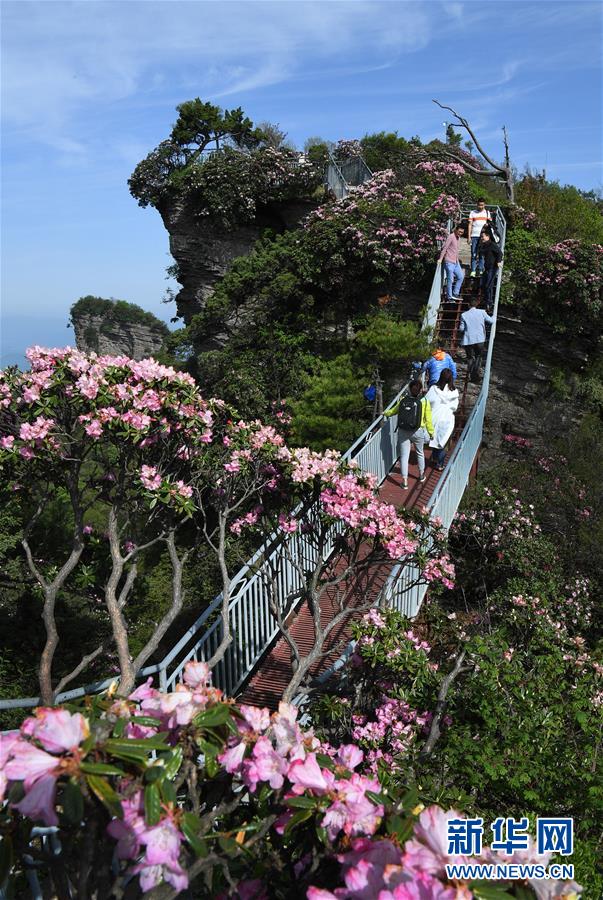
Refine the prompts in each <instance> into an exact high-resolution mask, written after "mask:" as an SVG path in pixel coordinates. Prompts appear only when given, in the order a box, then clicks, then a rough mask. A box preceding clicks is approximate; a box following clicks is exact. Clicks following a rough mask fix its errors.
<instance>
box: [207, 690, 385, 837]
mask: <svg viewBox="0 0 603 900" xmlns="http://www.w3.org/2000/svg"><path fill="white" fill-rule="evenodd" d="M239 711H240V714H241V719H240V721H238V722H237V730H238V734H237V735H236V736H233V737H232V738H231V739H230V741H229V747H228V749H227V750H225V752H224V753H222V754H221V756H219V757H218V759H219V761H220V762H221V763H222V765H223V766H224V768H225V769H226V771H227V772H229V773H230V774H233V775H238V776H240V777H241V778H242V780H243V783H244V784H245V785H246V787H247V788H248V789H249V790H250V791H251V793H255V792H256V791H257V789H258V785H260V784H262V783H266V784H269V785H270V787H271V788H273V789H275V790H280V789H281V788H284V789H285V797H284V799H285V803H286V802H287V799H289V798H295V797H298V796H300V795H302V794H303V795H305V796H310V797H314V798H316V801H317V810H320V813H321V816H322V818H321V825H322V827H324V828H326V830H327V834H328V835H329V839H330V840H332V841H334V840H335V839H336V838H337V836H338V835H339V834H340V833H341V832H343V833H344V834H345V835H348V836H354V835H358V834H373V833H374V832H375V830H376V829H377V827H378V825H379V823H380V821H381V816H382V815H383V806H381V805H380V804H376V803H374V802H373V801H372V800H371V799H369V797H367V791H373V792H376V793H378V792H379V789H380V787H379V783H378V782H377V781H375V780H374V779H372V778H366V777H365V776H362V775H359V774H357V773H355V772H354V771H353V770H354V769H355V768H357V766H359V765H360V763H361V762H362V760H363V756H364V755H363V753H362V752H361V751H360V750H359V749H358V748H356V747H354V746H353V745H349V746H343V747H341V748H340V749H339V750H338V751H337V753H336V754H335V755H334V763H335V766H334V768H330V767H326V766H324V765H321V764H320V763H319V761H318V758H317V754H316V751H317V750H319V749H321V748H320V744H319V742H318V741H317V740H316V738H315V737H314V736H313V735H312V732H311V731H307V732H305V733H304V732H302V730H301V729H300V727H299V724H298V723H297V721H296V720H297V709H296V707H294V706H290V705H289V704H286V703H281V704H279V709H278V712H276V713H273V714H272V716H270V715H269V714H268V711H267V710H265V709H256V708H255V707H252V706H245V705H241V706H240V707H239ZM342 776H343V777H342ZM292 815H293V810H291V811H288V812H285V813H284V814H283V815H282V816H281V817H280V820H279V822H278V824H277V830H279V831H283V830H284V828H285V827H286V825H287V823H288V821H289V820H290V818H291V816H292Z"/></svg>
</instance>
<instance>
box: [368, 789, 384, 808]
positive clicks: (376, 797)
mask: <svg viewBox="0 0 603 900" xmlns="http://www.w3.org/2000/svg"><path fill="white" fill-rule="evenodd" d="M365 793H366V796H367V797H368V798H369V800H371V801H372V802H373V803H374V804H375V805H376V806H379V805H380V804H384V803H387V799H388V798H387V797H384V796H383V794H376V793H375V792H374V791H365Z"/></svg>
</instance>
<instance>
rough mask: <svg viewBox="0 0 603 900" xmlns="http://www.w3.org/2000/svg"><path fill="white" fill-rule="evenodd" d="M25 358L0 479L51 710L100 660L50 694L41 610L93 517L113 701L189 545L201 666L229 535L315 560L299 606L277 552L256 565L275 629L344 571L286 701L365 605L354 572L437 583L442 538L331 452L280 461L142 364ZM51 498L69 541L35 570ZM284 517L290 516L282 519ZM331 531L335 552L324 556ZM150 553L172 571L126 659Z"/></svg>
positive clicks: (0, 420)
mask: <svg viewBox="0 0 603 900" xmlns="http://www.w3.org/2000/svg"><path fill="white" fill-rule="evenodd" d="M28 356H29V359H30V361H31V370H30V371H28V372H23V373H22V372H19V371H16V370H7V371H6V372H4V373H2V376H1V377H0V398H1V400H0V403H1V417H0V466H1V467H2V474H3V478H4V486H5V489H6V490H7V491H10V492H17V493H18V495H19V497H20V498H21V501H22V503H23V506H24V508H25V509H30V510H31V511H32V512H31V518H30V521H29V523H28V524H27V525H26V527H25V532H24V537H23V542H22V543H23V550H24V554H25V557H26V560H27V564H28V566H29V569H30V572H31V575H32V577H33V578H34V579H35V581H36V582H37V584H38V585H39V587H40V590H41V592H42V594H43V598H44V607H43V618H44V624H45V626H46V634H47V641H46V646H45V648H44V652H43V654H42V659H41V665H40V690H41V695H42V699H43V702H45V703H47V704H49V703H51V702H52V700H53V697H54V695H55V694H56V693H57V692H58V691H60V690H62V689H64V687H65V685H66V683H67V681H68V680H70V679H71V680H72V679H73V678H76V677H78V676H79V675H80V674H81V672H82V671H83V670H84V668H85V665H86V664H88V663H89V662H90V661H91V659H94V658H96V657H98V656H99V655H101V654H102V653H103V652H104V649H105V648H104V646H103V645H100V646H99V648H98V649H97V650H95V651H94V653H93V654H92V655H90V654H88V655H87V657H86V658H85V659H84V660H83V661H82V664H81V665H78V666H77V667H76V669H75V670H74V672H73V673H71V674H70V675H69V676H68V678H67V680H66V679H65V678H62V679H61V681H60V682H59V684H58V685H57V683H56V681H55V680H54V678H53V658H54V655H55V652H56V649H57V645H58V642H59V634H58V630H57V627H56V620H55V609H56V604H57V601H58V600H59V599H60V597H61V591H62V590H63V588H64V586H65V583H66V581H67V579H68V578H69V577H70V576H71V575H72V573H74V572H76V571H77V570H78V566H80V565H81V564H82V560H83V558H84V551H85V548H86V545H87V542H88V541H90V540H91V539H92V535H91V533H90V529H91V527H90V525H89V524H88V522H87V516H88V514H89V510H90V508H91V507H92V506H94V508H95V510H96V514H97V516H98V515H100V514H101V513H102V515H103V516H104V522H105V529H106V530H105V538H104V540H106V553H105V561H106V566H105V572H104V575H103V576H102V577H103V581H102V584H99V586H98V588H99V592H100V593H102V595H103V601H104V605H105V607H106V610H107V614H108V617H109V619H110V622H111V629H112V640H113V643H114V645H115V649H116V652H117V658H118V662H119V670H120V675H121V689H122V690H123V691H128V690H130V689H131V688H132V687H133V685H134V680H135V677H136V673H137V672H138V671H139V670H140V669H141V668H142V667H143V665H144V663H145V662H146V660H147V659H149V657H150V656H151V654H152V653H153V652H155V650H156V649H157V647H158V646H159V643H160V641H161V639H162V637H163V636H164V635H165V634H166V632H167V630H168V628H169V627H170V625H171V624H172V623H173V622H174V620H175V618H176V616H177V615H178V613H179V611H180V609H181V608H182V601H183V571H184V567H185V566H186V563H187V560H188V557H189V555H190V553H191V544H192V545H194V544H195V543H200V544H202V545H203V546H206V547H209V548H210V549H211V550H212V551H213V552H215V553H216V556H217V557H218V562H219V566H220V571H221V575H222V582H223V583H222V620H223V621H222V640H221V642H220V646H219V647H218V649H217V650H216V651H215V653H214V655H213V657H212V659H211V660H210V662H211V664H212V665H214V664H215V663H216V662H217V661H218V660H219V659H221V658H222V656H223V654H224V652H225V650H226V648H227V647H228V645H229V644H230V641H231V639H232V632H231V623H230V618H229V615H228V609H229V603H230V598H231V580H232V574H234V573H231V572H230V570H229V566H228V565H227V559H226V557H227V550H228V549H229V548H233V547H234V548H235V549H236V542H237V538H238V536H240V535H241V534H242V533H245V534H255V535H256V540H258V541H260V540H261V538H262V536H267V535H272V538H271V542H272V543H270V542H269V544H268V545H267V546H269V547H272V548H274V546H276V545H277V544H278V543H279V541H281V542H282V541H284V540H285V539H287V538H295V537H296V535H298V534H302V533H303V535H304V539H305V541H306V542H307V543H308V544H311V545H312V547H313V550H314V554H315V555H314V556H312V557H309V558H312V559H314V560H315V571H314V573H313V577H312V578H310V579H309V580H308V583H309V584H310V585H311V588H308V590H307V591H306V594H307V596H306V595H304V597H303V598H302V597H301V596H300V594H299V591H297V590H296V591H292V593H291V595H290V596H289V595H287V594H285V595H283V594H282V592H280V593H279V592H277V591H276V585H277V584H279V583H282V579H280V577H279V573H280V570H281V568H282V567H283V566H285V565H288V563H289V559H288V556H287V553H281V554H276V555H275V554H269V556H268V559H269V561H271V562H270V565H271V566H272V568H271V569H270V570H269V571H268V573H267V576H266V581H265V590H266V592H267V594H268V595H269V602H270V606H271V610H272V612H273V615H274V616H275V618H276V621H277V624H278V625H279V627H281V628H282V629H283V630H284V629H285V628H286V627H287V626H286V624H285V623H286V621H287V619H288V617H289V614H290V613H291V612H292V611H293V609H294V606H295V604H296V603H297V602H299V601H300V600H301V599H304V600H306V601H307V602H308V603H310V604H311V605H313V606H315V607H318V606H319V605H320V600H321V597H322V595H323V593H324V592H325V591H326V590H327V589H328V588H329V587H330V586H332V585H333V584H339V583H341V582H342V578H341V573H342V571H344V572H345V573H346V574H347V575H349V577H350V584H352V583H353V585H354V587H353V590H352V589H351V588H350V587H349V586H348V588H346V592H347V594H346V592H344V594H343V596H344V598H345V600H343V601H342V604H341V607H342V608H341V611H340V613H339V615H338V616H336V617H335V619H334V620H333V621H332V622H330V623H328V624H327V625H326V626H325V628H324V629H322V630H321V629H320V628H317V632H316V635H315V642H314V646H313V647H312V651H311V653H310V655H309V657H308V658H307V659H305V661H304V662H303V664H302V658H301V657H302V654H301V653H300V652H299V651H298V649H297V648H296V645H295V643H294V642H292V651H293V655H294V668H295V670H296V671H295V679H294V683H292V685H291V686H290V690H291V691H294V690H295V689H296V687H297V686H298V684H299V683H300V682H301V679H303V677H304V676H305V673H306V671H307V668H308V667H309V666H310V665H311V664H312V662H315V661H316V660H317V659H318V658H319V657H320V655H321V653H322V649H323V643H324V639H325V637H326V635H327V634H328V632H329V631H330V630H331V629H332V628H333V627H335V625H337V624H340V623H341V622H342V621H344V620H345V618H346V617H348V616H350V615H352V614H353V613H354V608H355V607H357V606H359V605H360V606H362V605H363V604H364V605H365V606H367V605H370V603H371V602H372V600H371V598H367V597H363V596H362V592H361V585H360V582H359V581H358V578H357V577H356V578H355V579H352V574H353V573H355V574H356V575H357V574H358V572H359V571H368V570H369V569H370V567H371V566H372V565H374V564H377V563H381V564H384V563H385V564H388V563H389V564H390V565H391V563H392V562H393V561H395V560H399V559H402V558H407V557H412V558H415V559H416V560H417V562H418V564H419V566H420V569H421V570H422V571H424V572H425V577H426V578H432V577H433V574H434V572H436V573H438V575H437V577H445V571H446V566H447V562H446V558H445V555H443V544H442V538H441V536H438V535H435V543H433V544H432V543H431V542H429V541H428V538H429V537H430V535H429V533H428V530H426V527H425V524H426V523H424V522H421V521H420V520H419V519H416V518H415V519H412V520H407V519H406V518H404V517H402V516H401V515H400V514H399V513H398V512H397V511H396V509H395V508H394V507H393V506H391V505H388V504H385V503H383V502H381V501H380V500H379V499H378V497H377V495H376V490H375V487H376V486H375V480H374V479H373V478H372V477H371V476H368V475H363V474H362V473H360V472H357V471H356V470H354V469H352V468H351V467H350V466H349V465H347V464H344V463H342V461H341V458H340V456H339V454H337V453H334V452H331V451H328V452H326V453H324V454H316V453H311V452H310V451H308V450H305V449H296V450H291V449H289V448H288V447H287V446H286V444H285V441H284V438H283V436H282V435H281V434H280V433H279V432H278V431H277V430H276V429H275V428H274V427H272V426H269V425H264V424H262V423H261V422H260V421H252V422H247V423H246V422H244V421H242V420H237V418H236V416H235V415H234V414H233V413H232V412H231V411H230V410H228V409H227V408H226V406H225V404H224V403H223V402H222V401H221V400H216V399H214V400H209V401H206V400H205V399H204V398H203V397H202V396H201V394H200V392H199V389H198V387H197V385H196V384H195V382H194V380H193V379H192V378H191V376H190V375H187V374H184V373H181V372H177V371H175V370H174V369H172V368H169V367H166V366H162V365H160V364H158V363H157V362H155V361H154V360H152V359H148V360H143V361H141V362H135V361H134V360H131V359H128V358H127V357H109V356H105V357H99V356H97V355H95V354H91V355H89V356H86V355H84V354H82V353H80V352H78V351H76V350H72V349H70V348H64V349H50V350H45V349H42V348H39V347H36V348H33V349H32V350H30V351H28ZM58 494H61V496H65V497H68V498H69V503H70V507H71V516H72V521H71V528H72V539H71V543H70V546H69V547H67V548H66V549H65V555H64V558H63V559H62V560H60V561H59V564H58V565H55V561H53V563H52V564H50V563H44V562H40V560H39V559H38V557H37V554H36V552H35V546H34V540H35V527H36V523H37V520H38V518H39V516H40V515H41V513H42V511H44V510H45V508H46V507H48V506H49V504H51V503H52V502H53V500H54V499H55V497H56V496H57V495H58ZM296 508H298V509H299V510H300V511H299V512H295V513H292V512H291V511H292V510H294V509H296ZM99 511H100V512H99ZM185 529H186V537H184V536H183V531H184V530H185ZM335 532H336V533H337V535H338V536H339V537H338V541H337V552H336V553H334V554H333V553H332V541H333V536H334V534H335ZM191 533H192V535H193V539H192V540H191ZM156 545H162V546H165V548H166V553H167V557H168V559H169V563H170V566H171V570H172V583H171V598H170V603H169V605H168V609H167V611H165V613H164V615H163V618H162V619H161V621H160V622H158V623H157V627H156V629H155V631H154V633H153V636H152V637H151V639H150V640H149V641H148V642H147V644H146V646H145V647H143V648H142V649H141V650H140V651H139V652H138V654H137V655H136V656H135V657H134V658H133V656H132V654H131V652H130V646H129V635H128V619H127V603H128V598H129V596H130V594H131V591H132V586H133V584H134V583H135V581H136V578H137V574H138V570H137V562H138V560H139V558H140V555H141V553H143V552H144V551H145V550H146V549H148V548H149V547H152V546H156ZM231 555H232V554H231ZM235 559H236V553H235ZM244 561H245V560H244V558H241V560H240V562H241V564H242V563H244ZM434 567H435V569H434ZM352 594H353V595H354V599H353V600H352ZM203 599H204V600H205V601H207V600H209V599H211V598H203ZM88 657H90V659H89V658H88Z"/></svg>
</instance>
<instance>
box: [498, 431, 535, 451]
mask: <svg viewBox="0 0 603 900" xmlns="http://www.w3.org/2000/svg"><path fill="white" fill-rule="evenodd" d="M503 441H506V442H507V444H513V446H514V447H520V448H521V449H522V450H524V449H525V450H529V449H530V448H531V447H533V446H534V441H531V440H530V439H529V438H525V437H521V436H520V435H519V434H505V435H503Z"/></svg>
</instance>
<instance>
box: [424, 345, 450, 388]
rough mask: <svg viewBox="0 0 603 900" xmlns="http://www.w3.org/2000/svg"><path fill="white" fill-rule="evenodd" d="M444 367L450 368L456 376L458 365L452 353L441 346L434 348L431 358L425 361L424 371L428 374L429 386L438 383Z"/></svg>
mask: <svg viewBox="0 0 603 900" xmlns="http://www.w3.org/2000/svg"><path fill="white" fill-rule="evenodd" d="M443 369H450V371H451V372H452V377H453V378H456V365H455V362H454V360H453V358H452V357H451V355H450V353H447V352H446V351H445V350H443V349H442V348H441V347H438V348H437V350H434V351H433V352H432V354H431V356H430V357H429V359H428V360H427V361H426V362H424V363H423V369H422V371H423V372H425V374H426V376H427V387H428V388H429V387H431V385H432V384H436V382H437V380H438V378H439V377H440V375H441V373H442V370H443Z"/></svg>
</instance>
